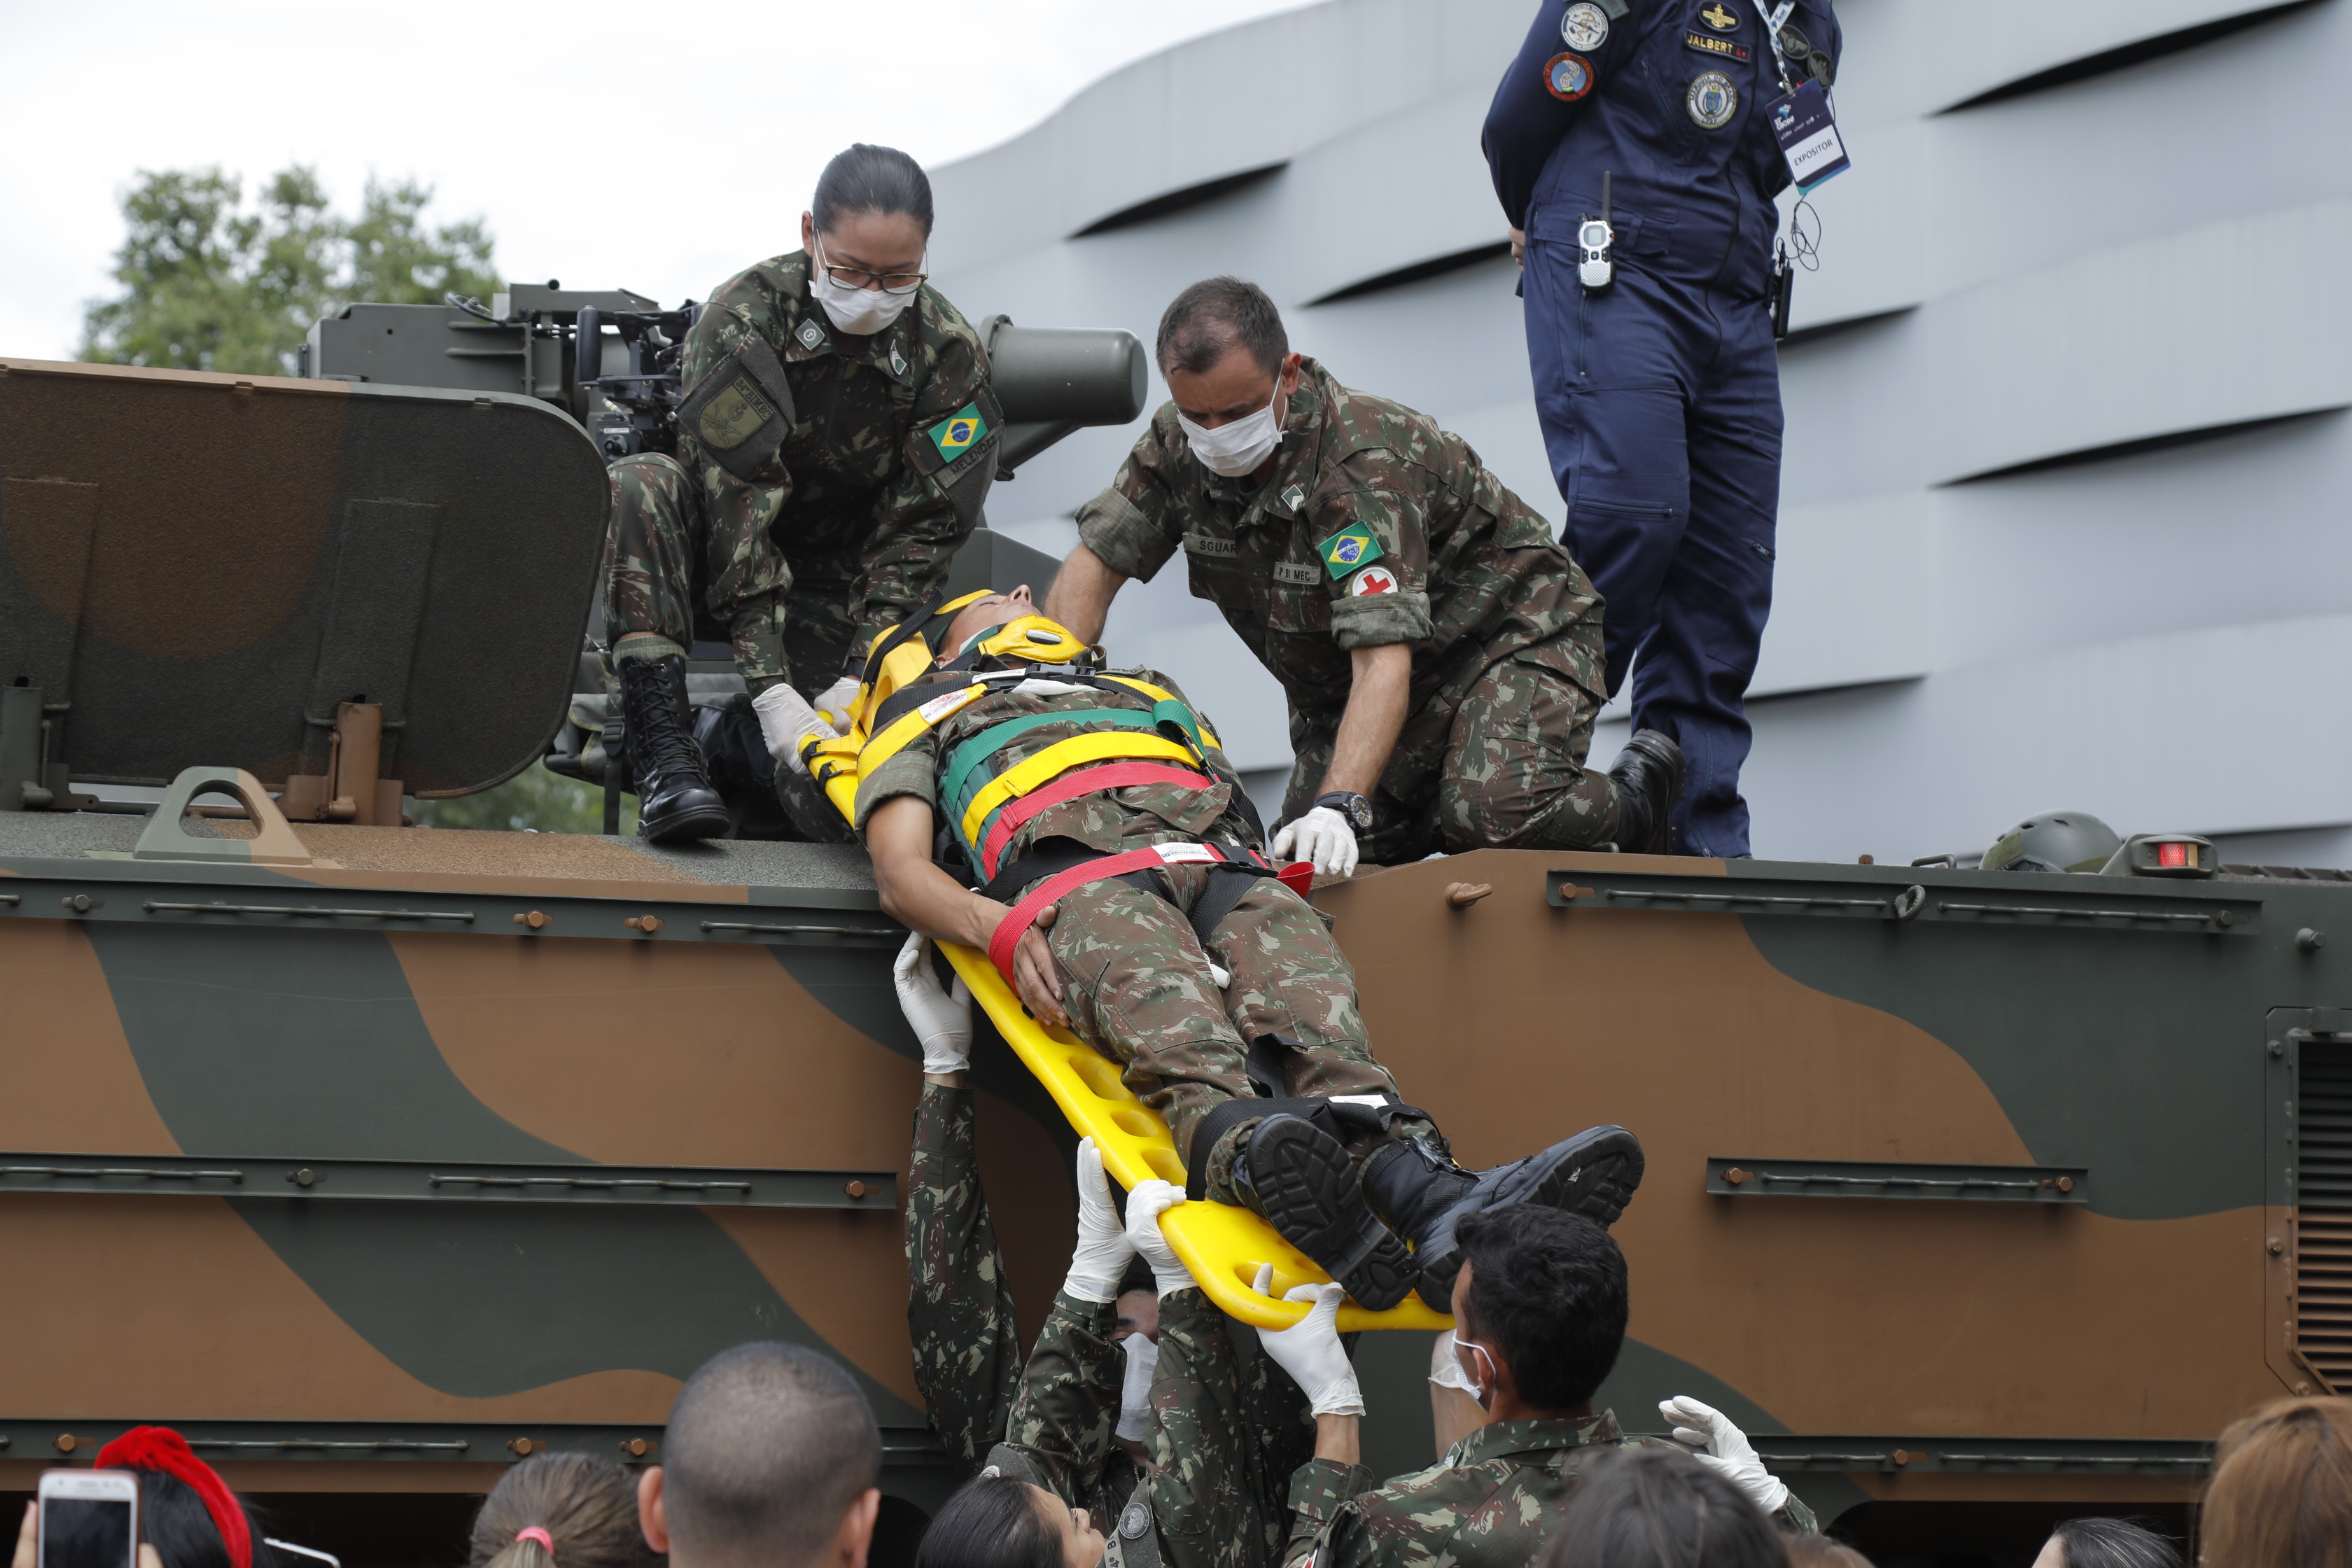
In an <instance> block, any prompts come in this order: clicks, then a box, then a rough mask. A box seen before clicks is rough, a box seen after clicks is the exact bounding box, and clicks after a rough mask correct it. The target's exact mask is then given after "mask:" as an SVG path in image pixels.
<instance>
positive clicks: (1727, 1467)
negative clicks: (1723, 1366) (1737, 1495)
mask: <svg viewBox="0 0 2352 1568" xmlns="http://www.w3.org/2000/svg"><path fill="white" fill-rule="evenodd" d="M1658 1414H1659V1415H1663V1416H1664V1417H1665V1418H1666V1422H1667V1424H1668V1425H1669V1426H1673V1427H1674V1429H1675V1442H1677V1443H1681V1444H1683V1445H1685V1447H1690V1448H1693V1449H1695V1450H1696V1452H1695V1453H1693V1454H1692V1455H1691V1458H1694V1459H1696V1460H1697V1461H1698V1462H1699V1463H1700V1464H1702V1465H1705V1466H1706V1468H1709V1469H1711V1470H1714V1471H1715V1472H1717V1474H1719V1475H1720V1476H1722V1477H1723V1479H1725V1480H1727V1481H1729V1482H1730V1483H1731V1484H1732V1485H1733V1486H1735V1487H1738V1489H1740V1490H1741V1491H1743V1492H1746V1493H1747V1494H1748V1501H1750V1502H1752V1503H1754V1504H1755V1505H1756V1506H1757V1507H1758V1508H1760V1509H1762V1510H1764V1511H1765V1512H1766V1513H1778V1512H1779V1511H1780V1508H1781V1505H1783V1504H1784V1503H1786V1502H1787V1501H1788V1500H1789V1489H1788V1487H1787V1486H1786V1485H1785V1484H1784V1483H1783V1482H1782V1481H1781V1479H1780V1477H1778V1476H1776V1475H1774V1474H1772V1473H1771V1472H1770V1471H1769V1470H1767V1469H1766V1468H1764V1461H1763V1460H1761V1459H1759V1458H1757V1457H1756V1446H1755V1445H1754V1444H1753V1443H1750V1442H1749V1441H1748V1434H1747V1433H1745V1432H1742V1431H1741V1430H1740V1429H1739V1428H1738V1427H1737V1426H1733V1425H1732V1424H1731V1417H1729V1416H1728V1415H1725V1414H1724V1413H1723V1412H1722V1411H1720V1410H1717V1409H1716V1408H1715V1407H1714V1406H1712V1405H1701V1404H1700V1403H1699V1402H1698V1401H1697V1400H1696V1399H1693V1398H1692V1397H1691V1396H1690V1395H1689V1394H1676V1395H1675V1397H1674V1398H1672V1399H1662V1400H1660V1401H1658Z"/></svg>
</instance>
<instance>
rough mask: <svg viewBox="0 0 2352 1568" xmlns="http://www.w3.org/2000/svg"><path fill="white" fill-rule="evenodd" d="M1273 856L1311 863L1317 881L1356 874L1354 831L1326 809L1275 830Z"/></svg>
mask: <svg viewBox="0 0 2352 1568" xmlns="http://www.w3.org/2000/svg"><path fill="white" fill-rule="evenodd" d="M1274 852H1275V854H1276V855H1277V856H1282V857H1287V858H1290V859H1294V860H1312V861H1313V862H1315V874H1316V875H1317V876H1318V877H1352V876H1354V875H1355V874H1356V830H1355V829H1354V828H1353V827H1350V826H1348V819H1347V818H1346V817H1344V816H1340V815H1339V813H1338V812H1336V811H1334V810H1332V809H1331V808H1330V807H1329V806H1328V805H1318V806H1317V807H1316V808H1315V809H1314V810H1312V811H1310V812H1308V813H1307V815H1306V816H1302V817H1300V818H1299V819H1298V820H1297V821H1296V822H1286V823H1284V824H1283V825H1282V826H1280V827H1278V828H1276V830H1275V835H1274Z"/></svg>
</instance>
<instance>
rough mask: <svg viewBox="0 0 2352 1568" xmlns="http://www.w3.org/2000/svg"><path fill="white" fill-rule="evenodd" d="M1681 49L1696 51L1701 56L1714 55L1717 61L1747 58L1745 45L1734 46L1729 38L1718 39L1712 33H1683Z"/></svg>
mask: <svg viewBox="0 0 2352 1568" xmlns="http://www.w3.org/2000/svg"><path fill="white" fill-rule="evenodd" d="M1683 47H1685V48H1686V49H1696V50H1697V51H1698V52H1699V53H1700V54H1703V55H1714V56H1716V57H1717V58H1719V59H1727V60H1744V59H1746V58H1748V46H1747V45H1746V44H1735V43H1733V42H1732V41H1731V40H1730V39H1729V38H1718V37H1716V36H1715V35H1714V34H1712V33H1685V34H1684V35H1683Z"/></svg>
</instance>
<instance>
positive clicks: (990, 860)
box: [856, 588, 1642, 1311]
mask: <svg viewBox="0 0 2352 1568" xmlns="http://www.w3.org/2000/svg"><path fill="white" fill-rule="evenodd" d="M937 663H938V667H939V668H938V670H937V671H935V672H934V675H933V678H932V683H931V684H922V683H918V684H916V685H914V686H912V687H909V688H907V689H902V690H901V691H900V692H899V693H898V694H897V695H896V696H894V697H893V698H892V699H890V700H888V701H887V703H886V704H885V707H884V710H883V712H882V714H881V716H879V717H878V718H877V721H875V722H874V723H873V725H872V729H873V731H874V732H875V734H876V736H877V743H876V744H869V746H868V748H867V752H866V759H865V760H864V761H863V762H862V765H861V769H860V773H861V777H860V779H859V782H858V786H857V797H856V822H857V826H858V830H859V831H860V832H861V833H862V834H863V835H864V837H865V838H866V846H867V847H868V848H869V849H870V850H871V851H872V854H873V858H874V875H875V881H876V885H877V888H878V889H879V890H880V893H881V900H882V907H883V908H884V909H885V910H888V911H889V913H890V915H891V916H892V917H893V918H894V919H896V920H898V921H901V922H903V923H904V924H906V925H907V926H908V927H909V928H911V929H913V930H915V931H919V932H921V933H922V934H924V935H926V936H929V937H932V938H936V939H939V940H941V941H945V942H962V943H965V944H967V945H970V946H972V947H977V948H981V949H983V950H985V951H987V952H989V954H990V957H991V958H992V960H993V961H994V963H996V965H997V967H998V968H999V969H1000V970H1002V971H1003V972H1004V973H1005V974H1006V975H1007V976H1008V978H1010V979H1011V980H1012V982H1013V984H1014V986H1015V987H1016V988H1017V989H1018V991H1019V992H1020V994H1021V998H1022V1000H1023V1002H1024V1003H1025V1004H1026V1005H1028V1007H1029V1008H1030V1010H1031V1011H1032V1012H1033V1013H1034V1014H1035V1015H1036V1016H1038V1017H1040V1018H1043V1019H1045V1021H1046V1022H1047V1023H1049V1024H1053V1025H1057V1026H1066V1027H1068V1028H1070V1029H1072V1030H1074V1031H1075V1032H1076V1034H1077V1035H1078V1037H1080V1038H1082V1039H1084V1040H1085V1041H1087V1043H1088V1044H1089V1045H1091V1046H1093V1047H1095V1048H1096V1049H1097V1050H1098V1051H1100V1052H1102V1053H1103V1054H1104V1055H1105V1056H1107V1057H1108V1058H1111V1059H1112V1060H1114V1061H1117V1062H1118V1063H1120V1064H1121V1065H1122V1066H1123V1067H1124V1068H1125V1074H1124V1077H1125V1080H1126V1082H1127V1085H1128V1087H1129V1089H1131V1090H1133V1091H1134V1093H1135V1095H1136V1096H1137V1098H1139V1100H1142V1101H1143V1102H1144V1103H1145V1104H1147V1105H1149V1106H1150V1107H1151V1108H1152V1109H1154V1110H1157V1111H1159V1112H1160V1115H1161V1116H1163V1117H1164V1118H1166V1119H1167V1121H1168V1124H1169V1129H1170V1131H1171V1132H1172V1133H1173V1134H1174V1136H1175V1139H1176V1147H1177V1149H1178V1151H1179V1152H1181V1153H1183V1154H1184V1156H1185V1166H1186V1169H1187V1170H1188V1171H1189V1172H1190V1173H1191V1181H1190V1184H1189V1189H1190V1195H1191V1196H1192V1197H1194V1198H1196V1199H1197V1198H1202V1197H1208V1198H1212V1199H1214V1200H1216V1201H1218V1202H1222V1203H1229V1204H1238V1205H1243V1206H1244V1207H1246V1208H1248V1209H1250V1210H1252V1211H1254V1212H1255V1213H1256V1214H1258V1215H1261V1216H1263V1217H1264V1218H1265V1220H1266V1221H1267V1223H1268V1224H1270V1225H1272V1226H1274V1228H1275V1229H1276V1231H1277V1232H1279V1233H1280V1234H1281V1235H1282V1236H1283V1237H1284V1238H1285V1239H1286V1240H1287V1241H1289V1242H1290V1243H1291V1244H1292V1245H1293V1246H1295V1247H1297V1248H1298V1249H1299V1250H1300V1251H1301V1252H1304V1253H1305V1254H1306V1255H1307V1257H1309V1258H1313V1259H1314V1260H1315V1261H1316V1262H1317V1263H1318V1264H1319V1265H1320V1266H1321V1267H1322V1268H1324V1269H1326V1270H1327V1271H1328V1273H1329V1274H1330V1275H1331V1277H1332V1279H1336V1280H1338V1281H1339V1283H1340V1284H1342V1285H1344V1286H1345V1287H1346V1288H1347V1289H1348V1293H1349V1295H1351V1296H1353V1297H1354V1298H1355V1299H1356V1300H1357V1301H1358V1302H1360V1303H1361V1304H1362V1305H1363V1306H1365V1307H1367V1308H1370V1309H1371V1310H1375V1311H1378V1310H1385V1309H1387V1308H1389V1307H1392V1306H1394V1305H1395V1304H1396V1303H1397V1302H1399V1301H1401V1300H1403V1299H1404V1297H1405V1296H1406V1294H1407V1293H1408V1292H1410V1291H1412V1290H1413V1289H1419V1290H1420V1292H1421V1294H1422V1297H1423V1300H1426V1301H1428V1302H1429V1303H1430V1305H1432V1306H1433V1307H1434V1308H1436V1309H1437V1310H1440V1311H1443V1310H1446V1308H1447V1307H1448V1305H1449V1304H1450V1301H1451V1298H1452V1290H1453V1285H1454V1273H1455V1270H1456V1268H1457V1266H1458V1261H1459V1260H1458V1258H1457V1256H1456V1254H1455V1249H1454V1242H1453V1237H1454V1226H1455V1225H1456V1224H1457V1223H1458V1222H1459V1221H1460V1220H1461V1219H1463V1218H1464V1217H1465V1216H1466V1215H1472V1214H1475V1213H1481V1212H1485V1211H1487V1210H1492V1209H1496V1208H1501V1207H1505V1206H1508V1205H1515V1204H1533V1205H1542V1206H1548V1207H1554V1208H1560V1209H1565V1210H1568V1211H1570V1212H1571V1213H1575V1214H1580V1215H1587V1216H1589V1217H1591V1218H1592V1219H1594V1220H1596V1221H1598V1222H1600V1223H1601V1224H1603V1225H1607V1224H1610V1223H1612V1222H1613V1221H1614V1220H1615V1219H1616V1218H1617V1216H1618V1215H1619V1214H1620V1213H1622V1211H1623V1209H1624V1206H1625V1204H1626V1201H1627V1200H1628V1199H1629V1198H1631V1197H1632V1195H1633V1189H1634V1187H1635V1186H1636V1185H1637V1184H1639V1183H1640V1181H1641V1178H1642V1151H1641V1145H1640V1144H1639V1143H1638V1142H1636V1141H1635V1140H1634V1138H1633V1134H1632V1133H1630V1132H1628V1131H1625V1130H1624V1129H1623V1128H1622V1127H1596V1128H1592V1129H1591V1130H1589V1131H1584V1132H1581V1133H1579V1134H1578V1135H1577V1136H1575V1137H1573V1138H1570V1139H1567V1140H1565V1141H1564V1142H1559V1143H1556V1144H1554V1145H1553V1146H1552V1147H1550V1148H1549V1149H1547V1150H1544V1151H1543V1152H1540V1153H1538V1154H1533V1155H1530V1156H1528V1157H1527V1158H1525V1159H1522V1160H1518V1161H1516V1162H1513V1163H1510V1164H1507V1165H1500V1166H1497V1167H1496V1168H1495V1169H1493V1170H1490V1171H1486V1172H1477V1173H1474V1172H1471V1171H1468V1170H1465V1169H1464V1168H1463V1167H1462V1166H1461V1165H1459V1164H1457V1163H1455V1162H1454V1158H1453V1155H1452V1154H1451V1152H1449V1150H1448V1148H1447V1145H1446V1142H1445V1141H1444V1138H1442V1137H1440V1136H1439V1134H1438V1131H1437V1129H1436V1127H1435V1126H1434V1125H1433V1123H1432V1122H1431V1121H1430V1118H1429V1117H1428V1115H1427V1114H1426V1113H1425V1112H1423V1111H1422V1110H1417V1109H1415V1108H1414V1107H1412V1106H1410V1105H1407V1104H1405V1103H1404V1102H1403V1100H1402V1099H1400V1098H1399V1096H1398V1094H1397V1092H1396V1085H1395V1083H1394V1082H1393V1081H1392V1080H1391V1079H1390V1077H1389V1075H1388V1073H1387V1071H1386V1070H1385V1069H1383V1068H1381V1065H1380V1063H1379V1062H1377V1061H1376V1060H1374V1059H1373V1057H1372V1053H1371V1047H1370V1044H1369V1042H1368V1041H1367V1040H1366V1038H1365V1032H1364V1025H1363V1020H1362V1017H1361V1016H1360V1014H1359V1013H1358V1011H1357V1006H1356V984H1355V973H1354V971H1353V970H1352V969H1351V968H1350V967H1349V963H1348V961H1347V959H1346V958H1345V957H1344V956H1343V955H1342V954H1341V953H1340V952H1339V947H1338V945H1337V944H1336V943H1335V942H1332V940H1331V937H1330V934H1329V933H1328V931H1326V930H1325V929H1324V926H1323V922H1322V921H1321V920H1320V918H1319V917H1318V916H1317V914H1316V913H1315V911H1314V910H1313V909H1311V908H1310V907H1309V906H1308V905H1307V902H1306V901H1305V900H1303V899H1301V898H1300V897H1299V896H1298V895H1297V893H1295V892H1293V891H1292V890H1291V889H1289V888H1288V887H1287V886H1286V885H1284V884H1283V883H1282V882H1281V881H1279V880H1278V879H1276V877H1275V875H1274V871H1275V869H1276V868H1275V867H1274V866H1273V864H1272V863H1271V862H1270V861H1268V860H1267V859H1266V858H1265V855H1264V853H1263V851H1262V847H1261V844H1262V839H1263V833H1262V831H1261V829H1260V828H1259V826H1258V824H1257V822H1256V821H1255V813H1254V811H1253V810H1252V809H1251V808H1250V806H1249V805H1248V799H1247V796H1246V795H1244V793H1243V791H1242V788H1241V784H1240V782H1239V780H1238V779H1237V778H1236V777H1235V775H1234V771H1233V769H1232V767H1231V766H1230V764H1228V763H1227V762H1226V761H1225V758H1224V756H1223V753H1222V752H1220V751H1219V750H1218V749H1217V746H1216V742H1215V738H1214V736H1213V733H1212V732H1211V731H1209V730H1208V729H1207V728H1206V727H1205V726H1204V725H1203V724H1202V722H1201V721H1200V720H1199V718H1198V716H1197V715H1195V714H1194V713H1193V711H1192V709H1191V707H1190V706H1189V704H1187V703H1186V702H1185V700H1184V699H1183V696H1182V694H1181V693H1180V692H1178V691H1177V690H1176V689H1175V687H1174V686H1173V684H1172V683H1171V682H1170V681H1169V680H1168V679H1166V678H1165V677H1163V676H1160V675H1156V674H1153V673H1151V672H1150V671H1121V672H1111V671H1107V670H1103V669H1100V668H1098V667H1097V666H1095V665H1093V664H1091V663H1090V662H1089V661H1088V659H1087V650H1086V649H1085V648H1084V647H1082V646H1081V645H1079V644H1078V643H1077V642H1076V639H1075V638H1073V637H1071V636H1070V634H1069V633H1068V632H1067V631H1066V630H1065V629H1064V628H1062V627H1060V626H1055V624H1054V623H1053V622H1051V621H1048V620H1046V619H1045V618H1044V617H1043V616H1038V615H1037V614H1035V613H1034V608H1033V606H1032V605H1031V603H1030V599H1029V595H1028V590H1026V589H1025V588H1024V589H1021V590H1018V591H1016V592H1014V593H1013V594H1010V595H994V596H992V597H989V598H985V599H981V600H978V601H976V602H974V603H972V604H971V605H966V606H964V607H963V608H962V609H961V612H960V613H958V614H957V615H956V616H955V617H954V619H953V620H952V621H950V623H949V625H948V626H947V628H946V635H945V637H944V638H943V640H942V642H941V645H940V654H939V657H938V660H937ZM990 675H993V676H994V677H995V679H989V680H987V681H986V683H985V686H984V689H978V690H974V689H972V687H973V684H974V682H975V680H976V679H980V678H982V677H986V676H990ZM915 713H920V714H922V715H923V716H924V717H923V721H922V722H921V723H920V724H919V725H916V726H908V727H906V728H905V729H903V730H893V729H892V728H891V725H892V724H894V723H900V722H903V721H904V720H905V719H906V718H907V717H908V715H910V714H915ZM893 734H899V735H902V736H903V737H904V738H903V740H902V743H900V744H898V745H897V746H896V748H895V749H891V748H887V747H880V746H879V745H878V742H880V741H881V740H883V739H885V738H887V737H889V736H891V735H893ZM877 750H880V751H882V752H884V753H885V754H883V755H881V756H878V757H877V755H876V754H875V753H876V752H877ZM942 818H944V819H945V826H944V828H942V826H941V820H942ZM950 868H952V874H951V870H950ZM967 883H969V884H971V885H967ZM974 886H977V887H978V888H979V889H980V890H979V891H977V892H975V891H974V890H973V887H974Z"/></svg>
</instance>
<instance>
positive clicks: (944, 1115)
mask: <svg viewBox="0 0 2352 1568" xmlns="http://www.w3.org/2000/svg"><path fill="white" fill-rule="evenodd" d="M907 1283H908V1295H907V1329H908V1335H909V1337H910V1338H911V1339H912V1340H913V1342H914V1346H915V1384H916V1386H917V1387H918V1388H919V1389H920V1390H921V1391H922V1395H923V1406H924V1408H925V1409H927V1410H928V1411H929V1412H930V1416H931V1428H932V1430H934V1431H936V1432H937V1433H938V1434H939V1435H940V1442H942V1443H944V1444H945V1445H946V1446H947V1449H948V1452H949V1453H950V1454H952V1455H954V1456H955V1457H956V1458H957V1459H959V1460H960V1461H961V1462H962V1463H963V1464H964V1465H965V1466H966V1467H967V1468H969V1467H971V1466H973V1465H977V1464H978V1463H979V1462H980V1459H981V1456H982V1455H983V1454H985V1453H987V1452H988V1450H989V1449H990V1448H991V1447H993V1446H994V1445H995V1444H996V1443H997V1442H998V1441H1000V1440H1001V1439H1002V1438H1003V1436H1004V1424H1005V1420H1006V1418H1007V1416H1008V1415H1010V1413H1011V1411H1012V1408H1013V1392H1014V1390H1015V1389H1016V1387H1017V1386H1018V1383H1017V1374H1018V1370H1019V1367H1020V1364H1021V1331H1020V1326H1019V1324H1018V1322H1017V1321H1015V1317H1014V1312H1013V1291H1012V1289H1011V1288H1010V1287H1009V1286H1008V1285H1007V1283H1006V1281H1005V1277H1004V1254H1003V1250H1002V1249H1000V1248H999V1247H998V1246H997V1244H996V1228H995V1226H993V1225H992V1223H991V1222H990V1220H989V1215H988V1199H987V1197H986V1195H985V1194H983V1193H982V1191H981V1185H980V1167H979V1164H978V1163H977V1162H976V1161H975V1159H974V1157H973V1142H972V1098H971V1090H970V1089H949V1088H946V1087H944V1086H942V1085H940V1084H925V1085H924V1086H923V1094H922V1098H921V1099H920V1100H918V1101H917V1102H916V1105H915V1149H914V1158H913V1161H912V1163H910V1165H909V1166H908V1173H907Z"/></svg>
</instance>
